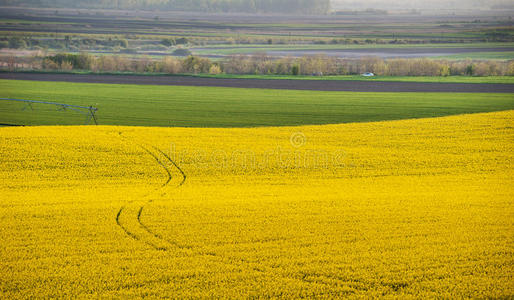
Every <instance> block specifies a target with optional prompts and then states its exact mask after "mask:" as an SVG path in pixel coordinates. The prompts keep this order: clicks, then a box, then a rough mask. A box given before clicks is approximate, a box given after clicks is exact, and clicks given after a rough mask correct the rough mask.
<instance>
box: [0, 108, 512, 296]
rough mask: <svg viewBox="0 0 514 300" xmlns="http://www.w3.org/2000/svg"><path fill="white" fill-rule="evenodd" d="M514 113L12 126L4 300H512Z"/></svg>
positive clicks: (0, 218) (1, 188) (2, 136)
mask: <svg viewBox="0 0 514 300" xmlns="http://www.w3.org/2000/svg"><path fill="white" fill-rule="evenodd" d="M513 120H514V111H506V112H498V113H485V114H474V115H462V116H452V117H444V118H434V119H418V120H403V121H389V122H376V123H361V124H343V125H323V126H304V127H280V128H251V129H208V128H204V129H194V128H134V127H109V126H99V127H27V128H1V129H0V153H1V157H2V158H1V160H0V165H1V168H0V177H1V178H2V180H1V181H0V203H1V206H0V233H1V235H2V237H4V238H3V242H2V243H0V258H1V259H0V270H1V271H0V272H1V274H0V275H1V278H2V279H1V280H0V296H1V297H2V298H9V299H11V298H28V297H42V298H47V297H65V298H69V297H81V298H82V297H89V298H93V297H94V298H96V297H105V298H112V297H115V298H127V297H150V298H154V297H155V298H157V297H175V298H183V297H188V298H205V297H227V298H248V297H284V298H297V297H313V298H339V297H356V298H359V297H396V298H426V297H442V298H489V297H493V298H498V297H510V296H512V295H513V294H514V286H513V285H512V282H513V279H514V278H513V274H514V260H513V257H514V256H513V250H514V244H513V239H512V232H513V230H514V223H513V222H512V219H513V218H512V217H513V215H514V207H513V201H512V199H514V197H513V196H514V195H513V189H512V177H513V175H514V174H513V171H512V161H513V158H514V154H513V152H512V149H513V146H514V130H513V128H512V122H513ZM120 132H121V135H120ZM297 133H301V135H298V134H297ZM295 134H296V135H295ZM293 135H294V137H293V138H292V136H293ZM298 136H299V137H300V138H301V139H299V138H298ZM292 141H294V143H293V142H292ZM299 141H300V142H299ZM177 166H178V167H179V168H180V170H182V171H183V172H184V174H185V176H186V177H187V178H186V180H185V181H184V183H183V184H181V181H182V179H183V178H182V179H181V176H182V175H181V173H180V171H179V169H178V168H177ZM168 180H169V182H168ZM123 207H124V208H125V210H122V212H121V214H119V215H118V213H119V212H120V209H121V208H123ZM141 208H142V209H141ZM117 216H119V218H118V219H117ZM118 223H119V224H118ZM123 228H125V229H126V230H123ZM127 232H128V233H127Z"/></svg>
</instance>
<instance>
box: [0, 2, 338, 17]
mask: <svg viewBox="0 0 514 300" xmlns="http://www.w3.org/2000/svg"><path fill="white" fill-rule="evenodd" d="M0 4H3V5H24V6H39V7H73V8H105V9H152V10H154V9H160V10H182V11H208V12H247V13H257V12H262V13H287V14H291V13H301V14H326V13H328V12H329V10H330V0H0Z"/></svg>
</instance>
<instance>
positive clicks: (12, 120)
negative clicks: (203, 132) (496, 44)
mask: <svg viewBox="0 0 514 300" xmlns="http://www.w3.org/2000/svg"><path fill="white" fill-rule="evenodd" d="M0 97H2V98H18V99H31V100H43V101H53V102H59V103H66V104H77V105H85V106H89V105H92V106H95V107H98V108H99V111H98V119H99V123H100V124H102V125H138V126H183V127H252V126H282V125H307V124H334V123H346V122H369V121H382V120H399V119H410V118H423V117H439V116H447V115H455V114H465V113H477V112H492V111H501V110H509V109H514V95H512V94H457V93H453V94H451V93H434V94H430V93H352V92H316V91H290V90H264V89H262V90H261V89H234V88H218V87H181V86H138V85H111V84H84V83H62V82H35V81H34V82H33V81H16V80H0ZM0 120H1V122H0V123H3V124H19V125H52V124H58V125H59V124H62V125H65V124H84V122H85V120H86V117H85V116H82V115H80V114H77V113H75V112H72V111H59V110H57V109H56V107H54V106H47V105H34V110H31V109H30V108H26V107H25V109H24V105H23V104H21V103H15V102H8V101H0Z"/></svg>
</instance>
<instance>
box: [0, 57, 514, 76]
mask: <svg viewBox="0 0 514 300" xmlns="http://www.w3.org/2000/svg"><path fill="white" fill-rule="evenodd" d="M0 64H1V65H2V66H4V68H5V67H7V68H8V69H10V70H12V71H14V70H15V69H32V70H64V71H69V70H89V71H94V72H137V73H166V74H184V73H188V74H220V73H226V74H263V75H267V74H270V75H271V74H275V75H355V74H362V73H364V72H373V73H375V74H376V75H381V76H449V75H471V76H503V75H510V76H514V60H512V61H508V62H501V61H472V60H467V61H449V60H432V59H426V58H419V59H387V60H384V59H381V58H376V57H366V58H362V59H339V58H333V57H327V56H305V57H301V58H292V57H287V58H280V59H275V58H271V57H268V56H266V55H257V56H233V57H231V58H229V59H227V60H224V61H220V62H212V61H211V60H209V59H208V58H201V57H195V56H188V57H186V58H183V59H179V58H174V57H164V58H163V59H150V58H147V57H146V58H127V57H123V56H100V57H95V56H91V55H88V54H79V55H76V54H57V55H54V56H45V57H24V58H15V57H10V58H8V59H7V58H2V59H0Z"/></svg>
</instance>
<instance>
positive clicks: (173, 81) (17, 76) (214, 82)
mask: <svg viewBox="0 0 514 300" xmlns="http://www.w3.org/2000/svg"><path fill="white" fill-rule="evenodd" d="M0 79H14V80H33V81H60V82H77V83H108V84H139V85H171V86H173V85H177V86H204V87H231V88H259V89H279V90H311V91H346V92H424V93H430V92H444V93H514V84H504V83H501V84H496V83H437V82H395V81H350V80H290V79H242V78H205V77H193V76H138V75H91V74H89V75H83V74H82V75H81V74H37V73H0Z"/></svg>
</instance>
